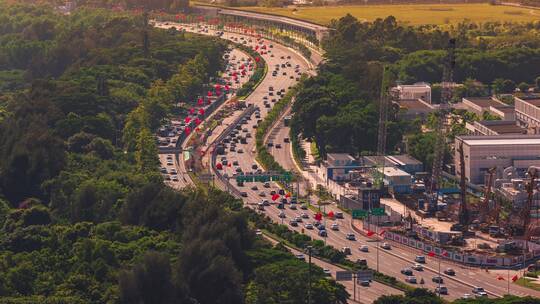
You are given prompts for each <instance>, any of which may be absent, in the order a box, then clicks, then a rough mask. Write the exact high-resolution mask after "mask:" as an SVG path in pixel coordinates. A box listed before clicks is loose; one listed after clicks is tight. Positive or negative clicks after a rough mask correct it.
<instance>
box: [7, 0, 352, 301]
mask: <svg viewBox="0 0 540 304" xmlns="http://www.w3.org/2000/svg"><path fill="white" fill-rule="evenodd" d="M160 5H161V4H160ZM0 20H2V25H1V26H0V41H2V43H0V88H1V91H0V106H1V107H0V109H2V111H0V113H1V115H2V116H1V117H2V119H0V121H1V122H0V156H1V157H0V158H1V159H0V257H1V260H2V263H0V272H1V273H2V274H3V275H2V276H1V278H0V297H1V298H2V300H0V302H2V303H55V304H57V303H76V304H78V303H96V304H97V303H130V304H131V303H153V304H154V303H155V304H174V303H201V304H213V303H216V299H220V303H231V304H232V303H234V304H236V303H272V301H273V300H275V301H277V302H281V303H299V302H301V301H302V299H304V298H305V297H306V293H307V288H306V287H307V280H305V279H304V278H305V277H306V276H307V268H308V267H307V264H306V263H304V262H302V261H298V259H296V258H295V257H294V256H293V255H291V254H289V253H286V252H284V251H283V248H280V247H277V248H273V247H272V246H270V245H269V244H268V242H265V241H263V240H261V239H259V238H257V237H256V236H255V234H254V233H253V231H252V229H250V224H249V223H248V220H247V219H248V215H247V214H246V211H245V210H244V209H243V207H242V202H241V201H239V200H236V199H234V198H233V197H231V196H229V195H228V194H226V193H224V192H221V191H218V190H215V189H207V190H202V189H187V190H184V191H182V192H179V191H176V190H174V189H172V188H169V187H167V186H166V185H165V184H164V183H163V181H162V176H161V175H160V174H159V171H158V164H159V162H158V159H157V148H156V144H155V137H154V136H153V134H154V133H155V131H156V129H157V128H158V127H159V126H160V125H161V124H162V123H163V122H164V121H166V120H167V119H168V118H169V117H170V116H171V115H184V113H183V111H185V109H183V108H179V107H176V104H177V103H178V101H182V102H186V103H187V104H188V105H190V102H192V101H193V100H194V98H195V97H196V96H197V95H198V94H200V93H201V92H202V89H203V87H204V84H205V83H207V82H208V81H209V79H210V77H213V76H216V75H217V74H218V73H219V71H220V70H221V69H222V67H223V62H222V61H221V58H222V54H223V52H224V50H225V48H226V44H225V43H224V42H222V41H220V40H217V39H215V38H207V37H202V36H199V35H194V34H188V33H178V32H175V31H165V30H159V29H153V28H150V27H149V26H148V25H147V24H146V22H145V18H144V17H141V16H131V15H126V14H122V13H113V12H109V11H104V10H93V9H83V10H78V11H75V12H73V13H72V14H71V15H60V14H57V13H55V12H54V11H53V10H51V9H50V8H48V7H46V6H39V5H22V4H14V5H8V4H5V3H3V2H0ZM284 272H286V273H284ZM312 275H313V282H314V285H313V293H314V303H318V304H326V303H345V302H346V299H347V297H348V294H347V293H346V292H345V289H344V287H343V286H341V285H339V284H337V283H336V282H334V281H332V280H328V279H327V278H325V276H324V274H323V272H322V270H321V269H319V268H317V267H315V269H314V271H313V273H312ZM276 276H279V277H280V280H276V279H275V277H276ZM209 286H211V288H209Z"/></svg>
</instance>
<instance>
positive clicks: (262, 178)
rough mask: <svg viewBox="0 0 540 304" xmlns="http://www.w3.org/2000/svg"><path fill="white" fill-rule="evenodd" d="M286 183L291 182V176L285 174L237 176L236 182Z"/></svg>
mask: <svg viewBox="0 0 540 304" xmlns="http://www.w3.org/2000/svg"><path fill="white" fill-rule="evenodd" d="M269 181H274V182H287V183H290V182H291V181H292V174H291V173H290V172H285V173H283V174H256V175H237V176H236V182H261V183H265V182H269Z"/></svg>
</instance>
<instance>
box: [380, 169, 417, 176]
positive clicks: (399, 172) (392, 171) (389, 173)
mask: <svg viewBox="0 0 540 304" xmlns="http://www.w3.org/2000/svg"><path fill="white" fill-rule="evenodd" d="M377 170H379V172H381V171H382V168H377ZM384 175H385V176H410V174H409V173H407V172H405V171H403V170H401V169H398V168H395V167H384Z"/></svg>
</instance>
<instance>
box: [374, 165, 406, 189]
mask: <svg viewBox="0 0 540 304" xmlns="http://www.w3.org/2000/svg"><path fill="white" fill-rule="evenodd" d="M376 170H377V171H378V172H379V173H383V175H384V182H385V184H386V185H388V192H390V193H393V194H404V193H411V191H412V188H411V186H412V177H411V175H410V174H409V173H407V172H405V171H403V170H401V169H399V168H395V167H384V170H383V168H377V169H376Z"/></svg>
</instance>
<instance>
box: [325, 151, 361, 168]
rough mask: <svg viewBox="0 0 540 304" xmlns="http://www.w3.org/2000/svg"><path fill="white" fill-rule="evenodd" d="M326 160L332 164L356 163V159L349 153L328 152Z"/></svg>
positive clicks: (346, 164) (345, 164)
mask: <svg viewBox="0 0 540 304" xmlns="http://www.w3.org/2000/svg"><path fill="white" fill-rule="evenodd" d="M326 162H327V163H328V164H329V165H332V166H348V165H353V164H355V163H356V159H355V158H354V157H352V156H351V155H350V154H348V153H328V154H326Z"/></svg>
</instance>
